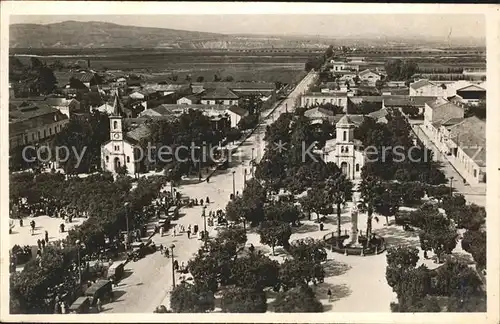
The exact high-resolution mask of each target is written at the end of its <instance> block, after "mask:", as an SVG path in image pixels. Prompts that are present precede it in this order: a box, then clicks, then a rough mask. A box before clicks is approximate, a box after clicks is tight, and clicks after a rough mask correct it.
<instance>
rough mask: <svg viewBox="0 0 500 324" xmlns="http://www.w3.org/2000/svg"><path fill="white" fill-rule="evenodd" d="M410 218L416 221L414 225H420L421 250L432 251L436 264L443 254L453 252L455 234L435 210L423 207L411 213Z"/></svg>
mask: <svg viewBox="0 0 500 324" xmlns="http://www.w3.org/2000/svg"><path fill="white" fill-rule="evenodd" d="M410 217H411V218H413V219H417V221H414V223H416V224H417V225H420V228H421V231H420V234H419V238H420V246H421V248H422V250H424V251H428V250H432V251H434V253H435V254H436V257H437V259H438V262H439V261H440V260H441V255H442V254H443V253H447V254H449V253H451V252H452V251H453V249H454V248H455V246H456V244H457V236H458V235H457V232H456V230H455V229H454V228H453V227H452V224H451V222H450V220H449V219H448V218H446V217H445V216H443V215H442V214H441V213H440V212H439V211H438V210H437V208H435V207H433V206H430V205H424V206H423V207H422V208H420V209H419V210H417V211H414V212H412V213H411V214H410Z"/></svg>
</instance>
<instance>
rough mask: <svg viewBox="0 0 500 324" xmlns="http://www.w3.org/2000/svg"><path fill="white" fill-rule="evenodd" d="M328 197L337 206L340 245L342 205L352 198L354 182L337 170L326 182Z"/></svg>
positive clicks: (338, 241)
mask: <svg viewBox="0 0 500 324" xmlns="http://www.w3.org/2000/svg"><path fill="white" fill-rule="evenodd" d="M325 186H326V191H327V193H328V194H327V195H328V197H329V198H330V199H331V200H332V201H333V203H334V204H335V205H336V206H337V247H340V235H341V226H340V222H341V217H340V214H341V209H340V208H341V206H342V205H343V204H344V203H345V202H346V201H348V200H351V199H352V187H353V185H352V182H351V181H350V180H349V179H347V178H346V176H345V174H343V173H342V172H337V173H336V174H335V175H334V176H332V177H330V178H328V179H327V180H326V183H325Z"/></svg>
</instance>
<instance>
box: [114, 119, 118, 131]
mask: <svg viewBox="0 0 500 324" xmlns="http://www.w3.org/2000/svg"><path fill="white" fill-rule="evenodd" d="M113 129H118V122H117V121H116V120H115V121H114V122H113Z"/></svg>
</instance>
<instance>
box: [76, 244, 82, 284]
mask: <svg viewBox="0 0 500 324" xmlns="http://www.w3.org/2000/svg"><path fill="white" fill-rule="evenodd" d="M76 245H77V250H76V251H77V254H78V284H79V285H81V284H82V265H81V261H80V260H81V259H80V240H76Z"/></svg>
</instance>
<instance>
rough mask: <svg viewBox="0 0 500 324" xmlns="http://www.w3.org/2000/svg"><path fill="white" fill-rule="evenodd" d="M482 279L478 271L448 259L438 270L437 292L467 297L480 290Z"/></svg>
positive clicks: (435, 288)
mask: <svg viewBox="0 0 500 324" xmlns="http://www.w3.org/2000/svg"><path fill="white" fill-rule="evenodd" d="M481 286H482V282H481V279H480V278H479V277H478V275H477V273H476V271H475V270H474V269H472V268H470V267H469V266H467V265H466V264H463V263H460V262H456V261H447V262H446V263H445V264H444V265H442V266H440V267H439V268H437V270H436V276H435V285H434V290H435V293H437V294H439V295H442V296H453V297H458V298H461V299H466V298H468V297H470V296H473V295H476V294H477V293H478V292H480V290H481Z"/></svg>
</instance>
